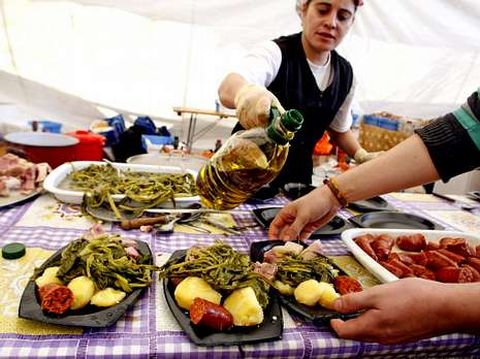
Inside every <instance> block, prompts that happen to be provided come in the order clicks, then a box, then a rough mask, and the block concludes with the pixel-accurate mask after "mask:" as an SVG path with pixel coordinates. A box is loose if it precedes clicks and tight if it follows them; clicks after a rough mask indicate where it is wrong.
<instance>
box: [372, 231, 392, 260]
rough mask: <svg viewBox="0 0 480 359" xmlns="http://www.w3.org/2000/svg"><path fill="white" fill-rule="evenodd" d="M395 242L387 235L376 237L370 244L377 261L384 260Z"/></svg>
mask: <svg viewBox="0 0 480 359" xmlns="http://www.w3.org/2000/svg"><path fill="white" fill-rule="evenodd" d="M394 244H395V240H394V239H393V238H392V237H390V236H388V235H380V236H377V237H376V238H375V239H374V240H373V241H372V242H371V243H370V246H371V247H372V249H373V251H374V252H375V255H376V256H377V258H378V259H379V260H382V261H383V260H386V259H387V258H388V256H389V255H390V252H391V251H392V248H393V245H394Z"/></svg>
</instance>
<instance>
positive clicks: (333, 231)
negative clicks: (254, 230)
mask: <svg viewBox="0 0 480 359" xmlns="http://www.w3.org/2000/svg"><path fill="white" fill-rule="evenodd" d="M282 208H283V207H266V208H257V209H254V210H252V212H253V215H254V216H255V219H256V220H257V222H258V223H260V224H261V225H262V226H263V227H264V228H268V227H269V226H270V223H271V222H272V221H273V218H275V216H276V215H277V213H278V212H279V211H280V209H282ZM349 228H352V225H351V224H350V223H348V221H346V220H345V219H343V218H342V217H339V216H335V217H333V218H332V220H331V221H330V222H328V223H327V224H325V225H324V226H323V227H321V228H319V229H317V230H316V231H315V232H313V233H312V235H311V236H310V239H318V238H324V237H329V236H335V235H339V234H341V233H342V232H343V231H345V230H347V229H349Z"/></svg>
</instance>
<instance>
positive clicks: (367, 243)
mask: <svg viewBox="0 0 480 359" xmlns="http://www.w3.org/2000/svg"><path fill="white" fill-rule="evenodd" d="M373 239H374V238H373V236H372V235H371V234H366V235H363V236H358V237H356V238H355V239H354V242H355V243H356V244H357V245H358V246H359V247H360V248H361V249H362V250H363V251H364V252H365V253H367V254H368V255H369V256H370V257H372V258H373V259H374V260H376V261H378V257H377V255H376V254H375V251H374V250H373V248H372V246H371V243H372V241H373Z"/></svg>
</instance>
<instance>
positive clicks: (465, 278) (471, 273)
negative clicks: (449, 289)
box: [458, 265, 480, 283]
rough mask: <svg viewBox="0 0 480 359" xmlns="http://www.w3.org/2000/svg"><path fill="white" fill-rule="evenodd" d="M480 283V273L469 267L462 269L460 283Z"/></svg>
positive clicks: (465, 266)
mask: <svg viewBox="0 0 480 359" xmlns="http://www.w3.org/2000/svg"><path fill="white" fill-rule="evenodd" d="M479 281H480V273H479V272H478V271H477V270H476V269H475V268H473V267H471V266H469V265H464V266H462V267H460V273H459V275H458V283H473V282H479Z"/></svg>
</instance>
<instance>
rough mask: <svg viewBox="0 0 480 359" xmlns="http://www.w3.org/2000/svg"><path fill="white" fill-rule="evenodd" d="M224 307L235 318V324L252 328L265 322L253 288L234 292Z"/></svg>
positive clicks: (226, 300)
mask: <svg viewBox="0 0 480 359" xmlns="http://www.w3.org/2000/svg"><path fill="white" fill-rule="evenodd" d="M223 306H224V307H225V309H226V310H228V311H229V312H230V314H232V316H233V324H234V325H238V326H251V325H257V324H260V323H261V322H263V309H262V307H261V306H260V303H259V302H258V299H257V296H256V295H255V291H254V290H253V288H252V287H245V288H241V289H236V290H234V291H233V292H232V293H231V294H230V295H229V296H228V297H227V299H225V302H224V303H223Z"/></svg>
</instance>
